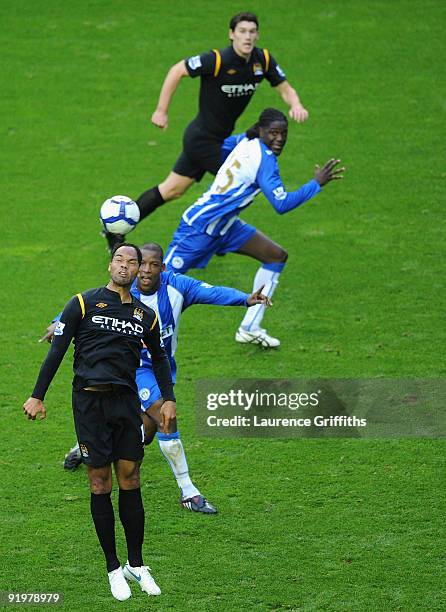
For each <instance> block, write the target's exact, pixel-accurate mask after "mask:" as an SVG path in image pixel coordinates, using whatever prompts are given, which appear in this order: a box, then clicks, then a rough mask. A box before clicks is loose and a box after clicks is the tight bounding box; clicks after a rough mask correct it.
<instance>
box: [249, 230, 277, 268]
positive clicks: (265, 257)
mask: <svg viewBox="0 0 446 612" xmlns="http://www.w3.org/2000/svg"><path fill="white" fill-rule="evenodd" d="M237 253H240V254H241V255H249V257H253V258H254V259H257V260H258V261H260V262H261V263H284V262H285V261H286V260H287V259H288V253H287V252H286V251H285V249H284V248H283V247H281V246H280V244H277V242H274V240H271V238H268V236H265V234H262V232H260V231H259V230H256V233H255V234H254V235H253V236H251V238H249V239H248V240H247V241H246V242H245V243H244V244H243V245H242V246H241V247H240V248H239V249H238V250H237Z"/></svg>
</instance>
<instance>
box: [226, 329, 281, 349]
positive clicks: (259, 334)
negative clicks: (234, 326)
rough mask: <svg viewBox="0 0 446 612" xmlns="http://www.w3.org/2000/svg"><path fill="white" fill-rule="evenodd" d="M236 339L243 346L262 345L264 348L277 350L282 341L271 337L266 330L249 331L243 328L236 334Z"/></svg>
mask: <svg viewBox="0 0 446 612" xmlns="http://www.w3.org/2000/svg"><path fill="white" fill-rule="evenodd" d="M235 339H236V341H237V342H241V343H242V344H260V345H261V346H263V348H276V347H278V346H280V340H279V339H278V338H273V336H269V335H268V334H267V332H266V329H261V328H260V327H259V329H253V330H252V331H247V330H246V329H242V328H241V327H239V328H238V330H237V331H236V333H235Z"/></svg>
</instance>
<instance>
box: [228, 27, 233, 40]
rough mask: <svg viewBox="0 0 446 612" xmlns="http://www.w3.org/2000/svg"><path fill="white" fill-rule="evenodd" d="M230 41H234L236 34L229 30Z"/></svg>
mask: <svg viewBox="0 0 446 612" xmlns="http://www.w3.org/2000/svg"><path fill="white" fill-rule="evenodd" d="M229 40H234V32H233V31H232V30H231V28H229Z"/></svg>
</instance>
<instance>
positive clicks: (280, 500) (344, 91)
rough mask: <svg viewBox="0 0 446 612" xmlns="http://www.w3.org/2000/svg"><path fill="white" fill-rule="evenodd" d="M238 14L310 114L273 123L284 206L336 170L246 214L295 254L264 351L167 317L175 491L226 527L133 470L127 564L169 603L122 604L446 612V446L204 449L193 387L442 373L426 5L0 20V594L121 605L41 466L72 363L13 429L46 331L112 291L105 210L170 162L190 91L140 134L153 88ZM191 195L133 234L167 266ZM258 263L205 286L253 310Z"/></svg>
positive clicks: (176, 10)
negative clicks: (301, 200)
mask: <svg viewBox="0 0 446 612" xmlns="http://www.w3.org/2000/svg"><path fill="white" fill-rule="evenodd" d="M244 8H247V9H250V10H255V11H256V12H258V14H259V17H260V21H261V40H260V42H259V44H261V45H262V46H265V47H268V48H269V49H270V50H271V52H272V53H273V54H274V55H275V56H276V58H277V59H278V60H279V62H280V64H281V65H282V67H283V68H284V70H285V71H286V73H287V76H288V78H289V80H290V82H291V83H292V84H293V85H294V86H295V87H296V89H297V90H298V92H299V94H300V96H301V98H302V100H303V102H304V103H305V105H306V106H307V108H308V109H309V111H310V120H309V121H308V122H307V123H306V124H305V125H297V124H293V125H290V135H289V142H288V145H287V148H286V150H285V152H284V154H283V156H282V158H281V160H280V165H281V169H282V175H283V178H284V180H285V184H286V185H287V186H288V187H289V188H295V187H297V186H298V185H299V184H301V183H302V182H304V181H306V180H307V179H309V178H310V177H311V176H312V172H313V167H314V164H315V163H321V162H324V161H325V160H327V159H329V158H330V157H332V156H339V157H340V158H341V159H342V160H343V162H344V163H345V165H346V166H347V167H348V170H347V172H346V176H345V180H344V181H343V182H340V183H336V184H331V185H328V186H327V187H326V188H325V190H324V192H323V193H322V194H320V195H319V196H317V199H316V200H315V201H314V202H309V203H307V204H306V205H305V206H303V207H302V208H300V209H298V210H297V211H295V212H294V213H291V214H289V215H287V216H286V217H280V216H278V215H277V214H275V212H274V211H273V210H272V208H271V207H270V206H269V204H268V203H267V202H266V201H265V200H264V199H263V198H258V201H256V203H255V205H253V206H252V207H251V208H250V210H249V211H247V212H246V213H245V214H244V215H243V218H244V219H245V220H247V221H249V222H250V223H253V224H254V225H256V226H257V227H258V228H259V229H261V230H263V231H264V232H266V233H267V234H268V235H270V236H271V237H272V238H273V239H275V240H276V241H278V242H279V243H280V244H281V245H283V246H284V247H285V248H286V249H287V250H288V251H289V253H290V257H289V262H288V265H287V267H286V270H285V272H284V273H283V275H282V279H281V282H280V286H279V288H278V290H277V292H276V295H275V299H274V302H275V305H274V308H273V309H272V310H271V311H270V312H269V313H268V314H267V318H266V319H265V324H266V326H267V328H268V329H269V330H270V332H271V333H273V334H274V335H277V336H278V337H279V338H281V340H282V346H281V349H280V351H277V352H265V351H262V350H259V349H258V348H256V347H246V346H241V345H238V344H236V343H235V342H234V333H235V329H236V328H237V326H238V323H239V320H240V319H241V316H242V311H241V309H237V308H232V309H231V308H226V309H222V308H212V307H204V306H199V307H195V308H192V309H191V310H190V311H189V312H187V313H186V314H185V315H184V318H183V321H182V329H181V332H180V336H181V338H180V346H179V351H178V355H177V356H178V364H179V380H178V384H177V397H178V412H179V425H180V429H181V432H182V437H183V441H184V445H185V448H186V452H187V456H188V460H189V466H190V470H191V475H192V477H193V479H194V480H195V481H196V482H197V484H198V485H199V486H200V488H201V489H202V491H203V492H204V493H205V494H206V495H207V496H208V497H209V499H210V500H211V501H212V502H213V503H215V504H216V505H217V506H218V508H219V510H220V514H219V515H218V516H216V517H203V516H196V515H192V514H191V513H188V512H186V511H184V510H182V509H181V508H180V507H179V504H178V492H177V487H176V484H175V482H174V480H173V478H172V477H171V474H170V471H169V468H168V466H167V464H166V463H165V461H164V459H163V458H162V456H161V454H160V453H159V451H158V449H157V448H156V446H153V447H151V448H150V449H148V452H147V454H146V458H145V462H144V464H143V468H142V481H143V485H142V489H143V497H144V502H145V506H146V513H147V529H146V540H145V545H144V553H145V558H146V562H147V563H149V564H150V565H151V567H152V569H153V573H154V576H155V577H156V579H157V581H158V583H159V585H160V587H161V589H162V592H163V594H162V596H161V597H160V598H158V599H155V598H152V599H151V600H147V599H146V596H145V595H143V594H142V593H139V592H136V590H134V596H133V597H132V598H131V599H130V600H129V601H128V602H127V603H126V604H122V605H121V607H122V608H124V606H125V608H126V610H141V609H158V610H180V609H184V608H185V607H186V608H187V609H195V610H203V611H204V610H206V611H207V610H209V611H214V610H215V611H219V610H230V611H238V610H305V611H315V610H336V611H345V610H349V611H361V612H362V611H365V610H367V611H368V610H372V611H375V610H376V611H382V610H401V611H408V610H421V611H425V610H445V609H446V603H445V591H444V585H445V572H444V569H445V552H444V511H445V494H444V468H445V458H444V457H445V446H444V440H421V439H420V440H392V441H389V440H373V441H372V440H348V439H344V440H339V439H338V440H256V439H249V440H243V439H241V440H208V439H201V438H199V437H198V436H197V435H196V432H195V426H194V397H195V381H196V380H197V378H200V377H201V378H213V377H214V378H215V377H223V376H224V377H229V378H230V377H240V376H243V377H245V378H257V377H258V378H271V377H276V378H281V377H284V376H286V377H315V376H319V377H339V378H342V377H350V378H353V377H358V378H364V377H377V376H386V377H390V378H398V377H406V378H407V377H436V378H441V377H444V376H445V374H446V368H445V361H444V346H445V333H444V330H445V325H444V276H445V275H444V261H445V239H444V235H445V233H444V231H445V227H444V193H445V188H444V186H445V180H446V171H445V166H444V141H445V137H444V122H445V117H444V112H445V99H446V92H445V78H444V61H445V47H444V23H445V17H446V15H445V13H446V11H445V5H444V4H443V3H441V2H439V1H437V0H426V1H423V2H422V1H421V0H392V1H391V2H387V1H384V0H375V1H373V2H365V0H352V1H350V2H342V1H341V0H334V1H333V2H330V3H327V2H323V1H322V0H314V1H312V2H309V1H301V2H287V1H285V0H274V1H273V0H265V1H259V2H258V3H257V4H256V5H253V4H252V3H251V4H249V5H246V7H245V6H242V5H240V3H235V2H233V1H228V2H223V3H222V2H219V3H214V2H198V1H197V0H190V1H189V2H187V3H179V2H173V1H172V0H166V1H164V2H154V1H153V0H149V1H147V2H143V1H142V0H129V1H125V2H124V1H123V0H110V1H108V2H105V1H103V0H91V1H90V2H87V1H86V0H78V1H76V2H71V3H70V2H60V1H56V0H46V1H43V0H34V1H31V0H16V1H13V0H2V2H1V3H0V15H1V22H2V36H1V40H2V42H1V45H2V62H1V63H2V68H1V71H2V73H3V79H2V83H3V84H2V96H1V102H0V104H1V106H0V111H1V117H2V121H1V142H2V146H1V160H0V161H1V168H2V177H3V180H2V193H1V198H2V203H1V216H2V223H1V235H2V239H1V246H0V249H1V261H2V264H3V265H2V308H1V309H0V321H1V330H2V331H1V333H2V350H1V356H0V367H1V370H0V372H1V393H0V401H1V410H0V470H1V478H0V500H1V503H0V559H1V563H2V570H1V572H0V590H13V591H18V592H40V591H44V592H54V591H60V592H63V593H64V598H65V600H64V604H63V609H64V610H83V609H91V610H111V609H115V608H116V609H117V608H118V606H119V605H120V604H118V603H117V602H115V601H114V600H113V599H112V597H111V595H110V593H109V590H108V583H107V578H106V575H105V568H104V564H103V558H102V553H101V551H100V549H99V545H98V543H97V541H96V536H95V534H94V530H93V526H92V523H91V520H90V515H89V507H88V506H89V494H88V488H87V483H86V476H85V473H84V470H83V469H80V470H78V472H76V473H64V472H63V470H62V467H61V461H62V459H63V455H64V452H65V451H66V450H67V449H68V448H69V447H70V445H71V444H72V442H73V426H72V417H71V410H70V382H71V358H70V357H68V356H67V358H66V360H65V362H64V363H63V365H62V367H61V369H60V371H59V373H58V375H57V377H56V379H55V381H54V383H53V385H52V387H51V389H50V391H49V393H48V395H47V399H46V406H47V411H48V417H47V419H46V421H44V422H37V423H30V422H26V421H25V419H24V417H23V414H22V411H21V405H22V403H23V401H24V400H25V399H26V398H27V397H28V395H29V393H30V392H31V390H32V387H33V385H34V380H35V376H36V374H37V371H38V367H39V365H40V363H41V361H42V359H43V358H44V356H45V353H46V346H43V345H42V344H38V343H37V339H38V338H39V335H40V334H41V333H43V330H44V329H45V327H46V325H47V322H48V321H49V319H50V318H51V317H52V315H53V314H54V313H55V312H57V311H58V309H60V308H61V306H62V305H63V304H64V303H65V302H66V301H67V300H68V299H69V297H70V296H71V295H72V294H73V293H75V292H77V291H80V290H84V289H87V288H89V287H95V286H98V285H100V284H101V283H105V282H106V280H107V274H106V267H107V253H106V250H105V244H104V241H103V240H102V239H101V238H100V237H99V223H98V220H97V216H98V208H99V204H100V203H101V202H102V201H103V200H104V199H105V198H106V197H109V196H110V195H113V194H115V193H124V194H128V195H131V196H133V197H137V196H138V195H139V194H140V193H141V191H143V189H145V188H148V187H150V186H152V185H154V184H155V183H156V182H158V181H160V180H161V179H163V178H164V176H165V175H166V174H167V172H168V171H169V170H170V168H171V166H172V165H173V162H174V161H175V159H176V157H177V155H178V154H179V151H180V143H181V135H182V130H183V128H184V127H185V125H186V123H187V122H188V121H189V120H190V119H191V118H192V117H193V116H194V112H195V109H196V104H197V92H198V81H193V80H192V79H185V80H184V81H183V82H182V83H181V85H180V88H179V90H178V92H177V95H176V97H175V98H174V101H173V103H172V106H171V112H170V127H169V129H168V130H167V131H165V132H161V131H158V130H157V129H156V128H155V127H153V126H151V125H150V115H151V112H152V111H153V109H154V107H155V104H156V101H157V96H158V93H159V89H160V85H161V82H162V79H163V77H164V75H165V73H166V71H167V69H168V68H169V66H170V65H172V64H173V63H174V62H176V61H178V60H179V59H181V58H182V57H185V56H187V55H192V54H195V53H199V52H202V51H204V50H207V49H209V48H212V47H223V46H224V45H225V44H226V41H227V22H228V20H229V17H230V16H231V15H232V14H234V13H236V12H238V11H239V10H243V9H244ZM273 105H274V106H277V107H278V108H282V109H283V105H282V102H281V100H280V99H279V97H278V96H277V94H276V93H275V92H274V91H273V90H272V89H271V88H270V87H269V86H268V84H267V83H264V84H263V85H262V86H261V88H260V89H259V91H258V92H257V93H256V95H255V98H254V99H253V101H252V103H251V105H250V106H249V108H248V110H247V112H246V113H245V114H244V116H243V117H242V119H241V120H240V121H239V124H238V128H240V129H244V128H246V127H247V126H249V125H250V124H251V123H253V122H254V120H255V118H256V117H257V116H258V114H259V112H260V111H261V110H262V109H263V108H265V107H267V106H273ZM207 184H208V179H206V178H205V179H204V181H203V182H202V183H201V184H200V185H197V186H195V187H194V188H193V189H191V190H190V191H189V193H188V194H187V195H186V196H185V197H183V198H182V199H181V200H180V201H178V202H175V203H171V204H168V205H167V206H166V207H165V208H163V209H162V211H158V212H157V213H156V214H155V215H154V216H153V217H151V218H150V219H149V220H148V221H146V222H144V223H143V224H141V226H139V227H138V228H137V230H136V231H135V232H134V234H133V235H132V239H134V240H135V241H137V242H143V241H147V240H156V241H159V242H161V243H162V244H163V245H164V246H167V244H168V242H169V239H170V237H171V235H172V232H173V230H174V229H175V227H176V224H177V223H178V220H179V217H180V214H181V212H182V211H183V209H184V208H185V207H186V205H187V204H189V203H191V202H192V201H193V199H194V198H195V197H196V196H198V195H199V194H200V193H201V192H202V191H203V189H204V188H205V187H206V185H207ZM442 196H443V198H442ZM442 199H443V201H442ZM256 268H257V264H256V263H255V262H254V261H250V260H248V259H242V258H241V257H238V256H235V255H229V256H226V257H224V258H215V260H213V261H212V262H211V263H210V265H209V267H208V268H207V269H206V270H204V271H202V272H201V275H200V277H201V278H203V279H204V280H206V281H210V282H213V283H214V284H227V285H235V286H237V287H239V288H240V289H244V290H247V291H248V290H250V288H251V284H252V279H253V276H254V273H255V270H256ZM442 300H443V307H442V306H441V303H442ZM117 525H118V526H117V534H118V535H117V537H118V550H119V553H120V554H121V559H122V560H123V561H124V559H125V550H124V549H125V543H124V537H123V533H122V530H121V528H120V525H119V522H118V523H117ZM8 609H9V608H8Z"/></svg>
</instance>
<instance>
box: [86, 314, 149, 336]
mask: <svg viewBox="0 0 446 612" xmlns="http://www.w3.org/2000/svg"><path fill="white" fill-rule="evenodd" d="M91 320H92V322H93V323H96V325H100V326H101V329H108V330H111V331H117V332H121V333H122V334H129V335H130V336H137V335H138V334H142V333H143V331H144V328H143V326H142V325H139V323H135V322H134V321H123V320H122V319H115V317H105V316H102V315H95V316H94V317H91Z"/></svg>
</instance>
